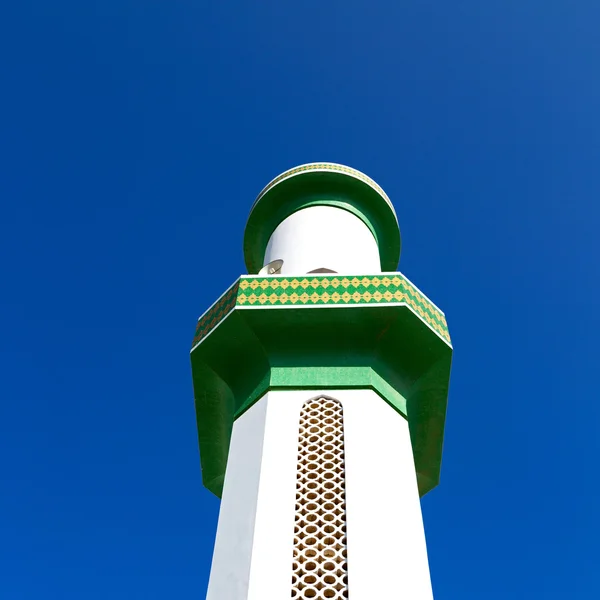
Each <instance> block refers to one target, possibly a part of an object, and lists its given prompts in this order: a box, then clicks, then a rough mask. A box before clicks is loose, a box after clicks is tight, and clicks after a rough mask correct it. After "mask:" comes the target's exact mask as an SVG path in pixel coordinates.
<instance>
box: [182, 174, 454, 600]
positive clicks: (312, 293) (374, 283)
mask: <svg viewBox="0 0 600 600" xmlns="http://www.w3.org/2000/svg"><path fill="white" fill-rule="evenodd" d="M244 255H245V260H246V266H247V268H248V273H249V275H242V276H241V277H240V278H238V279H237V280H236V281H235V283H234V284H233V285H232V286H231V287H230V288H229V289H228V290H227V291H226V292H225V293H224V294H223V295H222V296H221V298H220V299H219V300H218V301H217V302H216V303H215V304H214V305H213V306H212V307H211V308H209V309H208V311H206V312H205V313H204V315H203V316H202V317H200V319H199V320H198V325H197V328H196V336H195V338H194V341H193V345H192V351H191V360H192V372H193V379H194V392H195V403H196V414H197V421H198V437H199V443H200V456H201V463H202V478H203V482H204V485H205V486H206V487H207V488H208V489H209V490H210V491H212V492H213V493H214V494H216V495H217V496H219V497H220V498H221V509H220V514H219V523H218V528H217V536H216V541H215V547H214V554H213V561H212V568H211V574H210V581H209V585H208V594H207V600H285V599H286V598H296V599H305V598H307V599H309V598H315V599H325V598H333V599H338V598H339V599H344V598H350V599H351V600H391V599H393V598H398V600H400V599H402V600H428V599H431V598H432V591H431V581H430V576H429V566H428V561H427V549H426V544H425V534H424V530H423V521H422V517H421V507H420V500H419V497H420V496H422V495H424V494H426V493H427V492H428V491H430V490H431V489H432V488H434V487H435V486H436V485H437V483H438V481H439V474H440V463H441V457H442V441H443V434H444V421H445V414H446V402H447V396H448V380H449V375H450V362H451V355H452V346H451V344H450V337H449V334H448V328H447V325H446V319H445V317H444V314H443V313H442V312H441V311H440V310H439V309H438V308H437V307H436V306H435V305H434V304H433V303H432V302H431V301H430V300H429V299H427V298H426V297H425V295H424V294H423V293H422V292H420V291H419V290H418V289H417V288H416V287H415V286H414V285H413V284H412V283H411V282H410V281H408V279H406V277H404V276H403V275H402V274H400V273H398V272H396V268H397V265H398V260H399V257H400V231H399V228H398V221H397V219H396V214H395V211H394V207H393V206H392V203H391V202H390V200H389V198H388V197H387V195H386V194H385V192H384V191H383V190H382V189H381V188H380V187H379V186H378V185H377V184H376V183H375V182H374V181H373V180H372V179H370V178H369V177H367V176H366V175H364V174H363V173H361V172H359V171H356V170H355V169H351V168H349V167H345V166H342V165H337V164H331V163H315V164H308V165H303V166H300V167H296V168H294V169H291V170H289V171H286V172H285V173H283V174H281V175H279V177H276V178H275V179H274V180H273V181H271V183H269V184H268V185H267V187H265V188H264V190H263V191H262V192H261V193H260V194H259V196H258V198H257V199H256V202H255V203H254V206H253V207H252V210H251V212H250V216H249V218H248V223H247V225H246V231H245V237H244Z"/></svg>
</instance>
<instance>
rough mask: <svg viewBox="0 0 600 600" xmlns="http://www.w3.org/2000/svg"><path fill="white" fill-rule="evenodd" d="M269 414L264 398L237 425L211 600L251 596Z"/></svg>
mask: <svg viewBox="0 0 600 600" xmlns="http://www.w3.org/2000/svg"><path fill="white" fill-rule="evenodd" d="M266 415H267V403H266V401H265V400H264V399H262V400H260V401H258V402H257V403H256V404H255V405H254V406H252V407H250V409H249V410H248V411H247V412H246V413H245V414H244V415H242V416H241V417H240V418H239V419H237V420H236V422H235V423H234V424H233V432H232V437H231V445H230V447H229V458H228V461H227V471H226V473H225V482H224V485H223V496H222V499H221V508H220V511H219V523H218V525H217V536H216V540H215V547H214V551H213V560H212V567H211V571H210V579H209V582H208V591H207V594H206V598H207V600H238V599H239V600H242V598H244V599H245V598H247V597H248V581H249V577H250V563H251V559H252V544H253V542H254V522H255V519H256V508H257V501H258V484H259V481H260V470H261V463H262V450H263V438H264V428H265V421H266Z"/></svg>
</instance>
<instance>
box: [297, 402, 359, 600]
mask: <svg viewBox="0 0 600 600" xmlns="http://www.w3.org/2000/svg"><path fill="white" fill-rule="evenodd" d="M292 598H296V599H298V600H300V599H303V598H315V599H317V600H320V599H323V598H340V599H341V598H348V562H347V556H346V492H345V475H344V420H343V413H342V405H341V404H340V402H338V401H337V400H332V399H330V398H317V399H315V400H309V401H308V402H306V403H305V404H304V406H303V407H302V412H301V413H300V437H299V443H298V471H297V482H296V522H295V524H294V559H293V565H292Z"/></svg>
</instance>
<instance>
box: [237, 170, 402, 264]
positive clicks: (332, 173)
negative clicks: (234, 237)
mask: <svg viewBox="0 0 600 600" xmlns="http://www.w3.org/2000/svg"><path fill="white" fill-rule="evenodd" d="M310 206H336V207H338V208H342V209H344V210H347V211H349V212H351V213H352V214H354V215H356V216H357V217H358V218H360V219H361V220H362V221H363V222H364V223H365V224H366V225H367V227H369V229H370V230H371V232H372V233H373V235H374V236H375V239H376V241H377V244H378V246H379V254H380V258H381V266H382V268H383V269H384V270H386V271H393V270H395V269H396V267H397V266H398V260H399V258H400V245H401V241H400V230H399V228H398V220H397V219H396V213H395V212H394V208H393V205H392V203H391V202H390V199H389V198H388V197H387V195H386V193H385V192H384V191H383V190H382V189H381V187H379V185H377V183H375V182H374V181H373V180H372V179H371V178H370V177H367V176H366V175H365V174H364V173H361V172H360V171H357V170H356V169H351V168H350V167H346V166H343V165H337V164H334V163H314V164H309V165H302V166H300V167H296V168H294V169H290V170H289V171H286V172H285V173H282V174H281V175H279V176H278V177H277V178H275V179H274V180H273V181H271V183H269V184H268V185H267V186H266V187H265V189H264V190H263V191H262V192H261V193H260V194H259V196H258V198H257V199H256V201H255V203H254V206H253V207H252V210H251V211H250V216H249V217H248V223H247V224H246V230H245V234H244V256H245V259H246V266H247V268H248V272H249V273H257V272H258V271H259V270H260V268H261V267H262V264H263V258H264V255H265V250H266V247H267V243H268V241H269V238H270V236H271V234H272V233H273V231H274V230H275V228H276V227H277V226H278V225H279V223H281V222H282V221H283V220H284V219H286V218H287V217H288V216H290V215H291V214H293V213H295V212H297V211H299V210H301V209H303V208H308V207H310Z"/></svg>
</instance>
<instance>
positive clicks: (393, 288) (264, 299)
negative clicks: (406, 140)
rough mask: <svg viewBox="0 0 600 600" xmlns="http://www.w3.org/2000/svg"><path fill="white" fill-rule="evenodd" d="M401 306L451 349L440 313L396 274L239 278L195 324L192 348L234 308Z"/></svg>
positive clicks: (412, 286)
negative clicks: (407, 309) (408, 310)
mask: <svg viewBox="0 0 600 600" xmlns="http://www.w3.org/2000/svg"><path fill="white" fill-rule="evenodd" d="M356 305H361V306H365V307H367V306H374V305H390V306H396V305H404V306H407V307H408V308H410V309H411V310H412V311H413V312H414V314H415V315H416V316H417V317H418V318H419V319H421V321H423V323H425V324H426V325H427V326H428V327H430V328H431V329H432V330H433V331H434V332H435V333H436V334H437V335H439V336H440V337H441V338H442V339H443V340H444V341H445V342H446V343H447V344H448V345H451V341H450V333H449V331H448V324H447V323H446V317H445V316H444V313H443V312H442V311H441V310H440V309H439V308H438V307H437V306H435V305H434V304H433V303H432V302H431V301H430V300H429V299H428V298H427V297H426V296H425V295H424V294H423V293H422V292H420V291H419V290H418V289H417V288H416V287H415V286H414V285H413V284H412V283H411V282H410V281H408V279H406V277H404V275H402V274H401V273H382V274H379V275H347V276H340V275H320V276H319V277H315V276H310V275H308V276H299V277H291V276H269V277H259V276H252V275H249V276H242V277H240V279H239V280H238V281H236V282H235V283H234V284H233V285H232V286H231V287H230V288H229V289H228V290H227V292H225V294H223V296H221V298H220V299H219V300H218V301H217V302H215V304H214V305H213V306H212V307H211V308H210V309H209V310H208V311H206V313H205V314H204V315H203V316H202V317H201V318H200V319H199V320H198V323H197V325H196V333H195V335H194V339H193V340H192V348H194V346H196V345H197V344H198V343H199V342H200V341H201V340H202V339H203V338H204V337H206V336H207V335H209V334H210V332H211V331H212V330H213V329H214V328H215V327H216V326H217V325H218V324H219V323H220V322H221V320H222V319H224V318H225V317H226V316H227V315H228V314H229V312H230V311H231V310H233V309H234V308H256V309H260V308H269V307H281V308H283V307H287V308H294V307H299V306H303V307H312V308H317V307H322V306H327V307H339V308H341V307H348V306H356Z"/></svg>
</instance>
